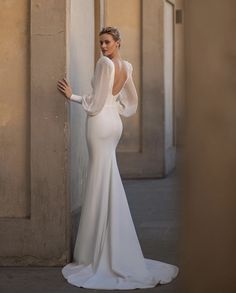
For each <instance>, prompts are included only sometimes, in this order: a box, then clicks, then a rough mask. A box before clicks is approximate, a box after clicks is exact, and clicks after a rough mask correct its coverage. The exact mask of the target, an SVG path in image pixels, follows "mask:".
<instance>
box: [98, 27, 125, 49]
mask: <svg viewBox="0 0 236 293" xmlns="http://www.w3.org/2000/svg"><path fill="white" fill-rule="evenodd" d="M103 34H109V35H111V36H112V37H113V39H114V40H115V41H119V40H121V37H120V32H119V30H118V29H117V28H116V27H114V26H106V27H104V28H103V29H102V30H101V31H100V33H99V36H101V35H103ZM119 48H120V43H119Z"/></svg>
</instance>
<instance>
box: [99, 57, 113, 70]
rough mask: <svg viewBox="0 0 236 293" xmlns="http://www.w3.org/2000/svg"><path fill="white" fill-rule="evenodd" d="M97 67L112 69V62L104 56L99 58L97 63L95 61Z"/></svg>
mask: <svg viewBox="0 0 236 293" xmlns="http://www.w3.org/2000/svg"><path fill="white" fill-rule="evenodd" d="M97 66H99V67H101V66H102V67H106V68H111V69H112V68H113V62H112V61H111V59H110V58H108V57H106V56H101V57H100V58H99V59H98V61H97Z"/></svg>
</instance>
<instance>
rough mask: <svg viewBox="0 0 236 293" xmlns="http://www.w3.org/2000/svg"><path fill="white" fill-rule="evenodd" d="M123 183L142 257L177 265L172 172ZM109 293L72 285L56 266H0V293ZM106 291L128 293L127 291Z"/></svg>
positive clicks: (171, 287)
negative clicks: (160, 176)
mask: <svg viewBox="0 0 236 293" xmlns="http://www.w3.org/2000/svg"><path fill="white" fill-rule="evenodd" d="M123 183H124V187H125V190H126V193H127V198H128V201H129V205H130V210H131V214H132V217H133V220H134V223H135V227H136V231H137V234H138V237H139V240H140V244H141V247H142V250H143V254H144V256H145V257H146V258H152V259H156V260H160V261H164V262H169V263H172V264H176V265H178V264H179V259H180V258H179V257H180V256H179V249H178V235H179V231H180V225H179V216H180V215H179V212H180V208H179V206H180V200H179V194H180V193H179V190H180V188H179V181H178V177H177V176H176V172H173V173H172V174H170V175H169V176H168V177H166V178H164V179H157V180H156V179H155V180H154V179H148V180H146V179H145V180H124V181H123ZM178 283H179V277H177V278H176V280H174V281H173V282H171V283H170V284H166V285H158V286H157V287H155V288H151V289H144V290H142V289H136V290H135V291H137V290H138V291H139V292H140V293H144V292H149V293H150V292H158V293H177V292H178V289H177V286H178ZM109 291H110V290H109ZM109 291H106V290H90V289H83V288H78V287H75V286H72V285H70V284H68V283H67V281H66V280H65V279H64V278H63V277H62V275H61V268H60V267H50V268H48V267H47V268H45V267H38V268H35V267H34V268H23V267H0V292H1V293H73V292H85V293H87V292H88V293H89V292H109ZM132 291H134V290H132ZM110 292H131V290H122V291H121V290H116V291H115V290H114V291H110Z"/></svg>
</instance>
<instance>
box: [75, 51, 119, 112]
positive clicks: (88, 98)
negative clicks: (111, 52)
mask: <svg viewBox="0 0 236 293" xmlns="http://www.w3.org/2000/svg"><path fill="white" fill-rule="evenodd" d="M113 75H114V72H113V67H112V64H111V61H109V60H108V57H105V56H102V57H100V58H99V60H98V61H97V64H96V68H95V73H94V78H93V91H92V93H91V94H85V95H82V96H79V95H75V94H72V95H71V97H70V100H71V101H74V102H77V103H80V104H82V106H83V108H84V110H85V111H86V112H87V113H88V115H90V116H93V115H96V114H98V113H99V112H100V111H101V110H102V108H103V106H104V104H105V101H106V98H107V96H108V95H109V94H111V91H112V82H113V78H114V77H113Z"/></svg>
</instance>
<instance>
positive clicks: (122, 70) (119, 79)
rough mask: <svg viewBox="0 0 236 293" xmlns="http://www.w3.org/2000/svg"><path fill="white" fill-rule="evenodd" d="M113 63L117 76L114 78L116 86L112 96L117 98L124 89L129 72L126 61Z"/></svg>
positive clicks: (114, 85)
mask: <svg viewBox="0 0 236 293" xmlns="http://www.w3.org/2000/svg"><path fill="white" fill-rule="evenodd" d="M112 62H113V61H112ZM113 63H114V66H115V76H114V84H113V88H112V95H113V96H115V95H117V94H118V93H119V92H120V91H121V89H122V88H123V86H124V84H125V82H126V80H127V78H128V71H127V66H126V64H125V61H124V60H118V61H114V62H113Z"/></svg>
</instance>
